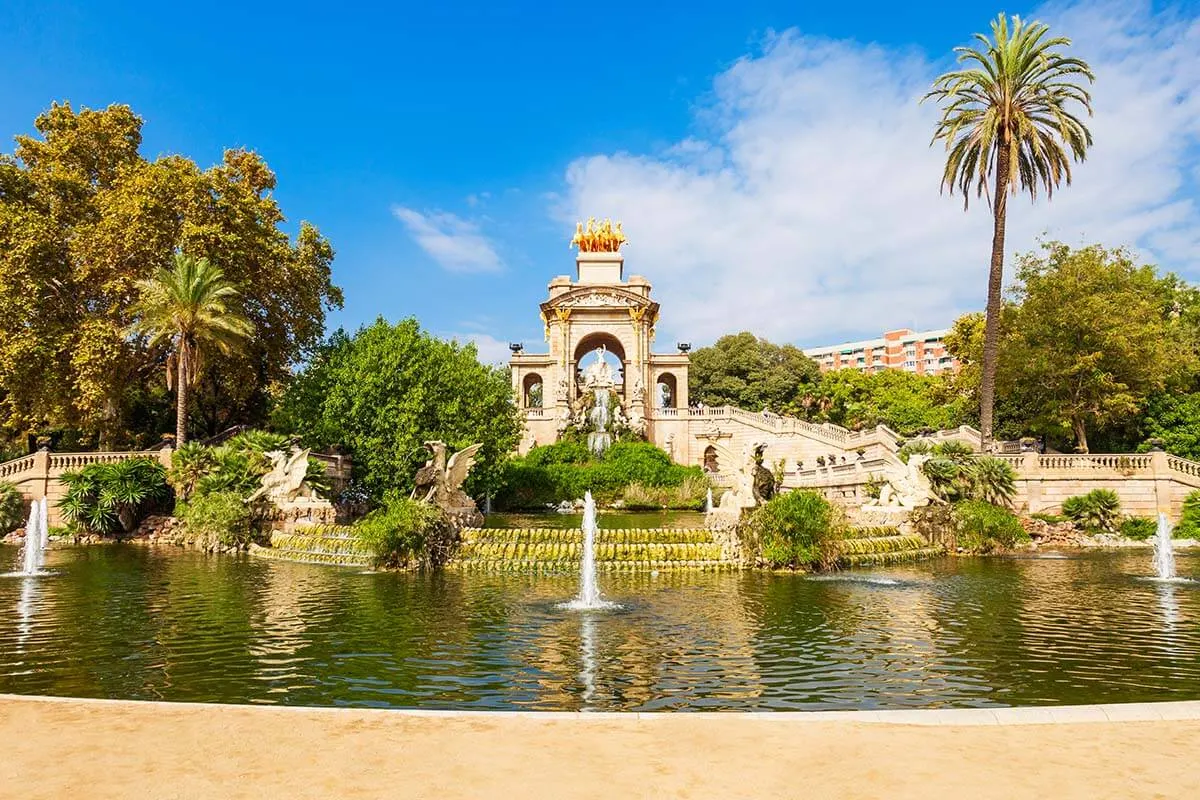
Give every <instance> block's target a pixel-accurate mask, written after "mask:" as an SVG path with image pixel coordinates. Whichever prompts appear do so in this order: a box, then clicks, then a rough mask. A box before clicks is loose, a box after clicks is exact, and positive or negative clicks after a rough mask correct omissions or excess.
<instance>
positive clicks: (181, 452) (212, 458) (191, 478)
mask: <svg viewBox="0 0 1200 800" xmlns="http://www.w3.org/2000/svg"><path fill="white" fill-rule="evenodd" d="M216 467H217V457H216V453H215V451H214V449H213V448H211V447H205V446H204V445H202V444H198V443H196V442H187V443H185V444H182V445H180V446H179V447H177V448H175V452H173V453H171V469H170V470H168V471H167V482H168V483H170V484H171V488H172V489H174V490H175V496H176V497H178V498H179V499H180V500H187V499H188V498H189V497H191V496H192V493H193V492H194V491H196V488H197V487H198V486H199V485H200V482H201V481H202V480H203V479H204V478H205V476H207V475H209V474H210V473H212V472H213V471H214V470H215V469H216Z"/></svg>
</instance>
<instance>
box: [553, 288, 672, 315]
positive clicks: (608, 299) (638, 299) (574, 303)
mask: <svg viewBox="0 0 1200 800" xmlns="http://www.w3.org/2000/svg"><path fill="white" fill-rule="evenodd" d="M657 305H658V304H657V303H655V302H653V301H652V300H648V299H646V298H645V297H642V296H641V295H640V294H637V293H636V292H631V291H629V290H628V289H621V288H617V287H614V286H604V287H593V286H581V287H578V288H575V289H571V290H570V291H566V292H563V293H562V294H560V295H558V296H557V297H555V298H553V299H551V300H548V301H546V302H545V303H542V310H543V311H550V310H552V309H556V308H570V309H577V308H579V309H586V308H647V307H653V306H657Z"/></svg>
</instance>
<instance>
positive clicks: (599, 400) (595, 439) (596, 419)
mask: <svg viewBox="0 0 1200 800" xmlns="http://www.w3.org/2000/svg"><path fill="white" fill-rule="evenodd" d="M608 400H609V390H608V389H605V388H598V389H596V404H595V405H594V406H592V410H591V411H590V412H589V413H588V417H589V419H591V421H592V424H593V425H595V426H596V430H594V431H593V432H592V433H589V434H588V449H589V450H591V451H592V452H593V453H595V454H596V455H600V454H601V453H603V452H604V451H605V450H607V449H608V446H609V445H610V444H612V434H611V433H609V432H608V421H609V412H608Z"/></svg>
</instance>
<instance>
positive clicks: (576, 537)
mask: <svg viewBox="0 0 1200 800" xmlns="http://www.w3.org/2000/svg"><path fill="white" fill-rule="evenodd" d="M462 535H463V541H465V542H509V541H523V542H578V543H582V542H583V531H581V530H579V529H578V528H465V529H463V532H462ZM596 541H597V542H616V543H622V544H626V543H636V542H646V543H657V544H672V543H680V544H689V543H691V544H705V543H708V542H711V541H712V533H710V532H709V530H708V529H707V528H613V529H611V530H607V529H604V528H601V529H600V530H599V531H597V532H596Z"/></svg>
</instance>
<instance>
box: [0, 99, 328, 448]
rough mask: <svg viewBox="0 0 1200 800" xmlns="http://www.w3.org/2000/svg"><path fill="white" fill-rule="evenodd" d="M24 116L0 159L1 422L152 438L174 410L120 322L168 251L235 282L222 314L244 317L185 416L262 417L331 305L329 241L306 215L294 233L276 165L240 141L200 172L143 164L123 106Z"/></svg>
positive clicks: (161, 160)
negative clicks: (29, 125)
mask: <svg viewBox="0 0 1200 800" xmlns="http://www.w3.org/2000/svg"><path fill="white" fill-rule="evenodd" d="M33 127H34V128H35V133H34V135H31V136H25V135H22V136H18V137H16V149H15V151H14V153H13V154H12V156H7V155H5V156H0V275H3V276H4V280H3V281H2V282H0V319H2V320H5V321H6V322H5V324H3V325H0V430H3V431H5V432H8V433H10V434H21V433H23V432H25V431H27V430H42V429H44V427H52V428H67V429H76V430H78V431H80V432H82V433H83V434H84V435H85V436H86V437H90V438H91V439H92V440H93V441H95V440H96V439H99V441H100V443H101V444H107V445H110V446H117V445H119V444H124V443H126V442H132V443H136V444H138V445H140V446H143V447H144V446H149V445H154V444H157V443H158V442H159V441H160V434H162V433H164V432H166V431H168V430H169V429H170V428H171V426H172V418H173V415H172V413H171V398H170V396H169V394H168V393H167V391H166V389H165V387H164V386H163V384H162V381H161V378H160V377H159V376H160V375H161V372H160V370H161V367H162V365H163V352H162V350H161V349H160V348H158V347H147V346H145V343H144V341H142V340H139V339H137V338H131V337H128V336H127V335H126V330H127V329H128V326H129V325H130V324H131V323H132V322H134V312H133V309H132V306H133V304H134V303H135V302H136V301H137V299H138V292H137V291H136V290H135V287H136V286H137V285H138V282H139V281H144V280H148V279H150V278H151V277H152V276H154V275H155V274H156V273H157V272H158V271H159V270H160V269H163V268H165V267H168V266H169V265H170V264H171V262H172V260H173V258H174V255H175V253H176V252H183V253H188V254H190V255H193V256H195V257H196V258H206V259H208V260H209V261H210V262H211V263H213V264H215V265H218V266H219V267H220V268H221V269H222V270H223V271H224V277H225V280H226V281H228V283H229V284H231V285H233V286H237V287H239V288H240V289H241V294H240V295H239V296H238V297H236V298H229V309H228V310H229V311H230V313H237V314H239V315H241V316H244V317H245V318H247V319H249V320H250V321H252V322H253V324H254V327H255V336H254V338H253V339H252V340H251V341H249V342H248V343H247V345H246V346H245V347H244V348H240V349H238V350H237V351H236V352H231V353H228V354H223V353H220V352H216V353H213V357H212V358H211V359H210V360H209V362H208V368H207V369H206V371H205V373H204V375H203V376H202V377H201V379H200V382H199V383H198V384H197V385H196V386H195V387H194V391H193V392H192V394H193V395H194V400H195V402H194V403H193V404H191V405H192V424H193V426H195V427H196V428H197V429H199V428H204V429H207V430H209V431H210V432H216V431H217V430H221V429H223V428H226V427H228V426H229V425H231V424H233V423H234V422H245V421H247V420H252V419H258V420H261V419H262V417H263V415H264V413H265V410H266V400H267V392H268V389H269V388H270V387H273V386H275V385H276V384H282V383H286V382H287V381H288V380H289V378H290V377H291V372H292V367H293V366H294V365H295V364H296V363H297V362H298V361H300V360H302V359H304V358H306V357H307V356H308V355H309V354H310V353H311V351H312V349H313V348H314V347H315V345H316V344H317V343H318V342H319V340H320V338H321V336H322V334H323V332H324V327H325V313H326V310H327V309H328V308H330V307H334V306H340V305H341V300H342V297H341V292H340V290H338V289H337V288H336V287H335V286H333V285H332V284H331V282H330V269H329V266H330V262H331V260H332V258H333V250H332V248H331V247H330V245H329V242H328V241H327V240H326V239H324V238H323V237H322V236H321V234H320V233H319V232H318V231H317V229H316V228H314V227H313V226H312V225H310V224H308V223H306V222H300V223H299V225H298V226H296V228H293V229H294V230H296V233H295V236H294V237H289V234H288V231H287V230H286V229H285V218H284V214H283V211H282V209H281V208H280V206H279V203H278V201H277V199H276V198H277V195H276V193H275V188H276V179H275V175H274V174H273V173H272V172H271V170H270V168H269V167H268V166H267V164H266V163H265V162H264V161H263V159H262V158H261V157H260V156H259V155H257V154H255V153H253V152H251V151H248V150H227V151H226V152H225V153H224V156H223V158H222V160H221V162H220V163H219V164H217V165H215V166H212V167H210V168H208V169H202V168H200V167H199V166H197V165H196V164H195V163H194V162H193V161H192V160H190V159H188V158H186V157H184V156H181V155H164V156H158V157H154V158H153V159H152V160H151V159H147V158H146V157H144V156H143V155H142V154H141V153H140V152H139V150H140V147H141V144H142V130H141V129H142V120H141V118H140V117H138V116H137V115H136V114H135V113H134V112H133V111H132V110H131V109H130V108H129V107H128V106H122V105H112V106H109V107H108V108H105V109H79V110H76V109H74V108H72V107H71V106H70V105H68V104H55V105H53V106H51V107H50V109H49V110H47V111H46V112H45V113H43V114H41V115H39V116H38V117H37V119H36V120H35V121H34V125H33ZM287 227H288V228H292V226H291V225H290V224H289V225H288V226H287ZM16 320H19V321H20V324H16V322H15V321H16Z"/></svg>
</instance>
